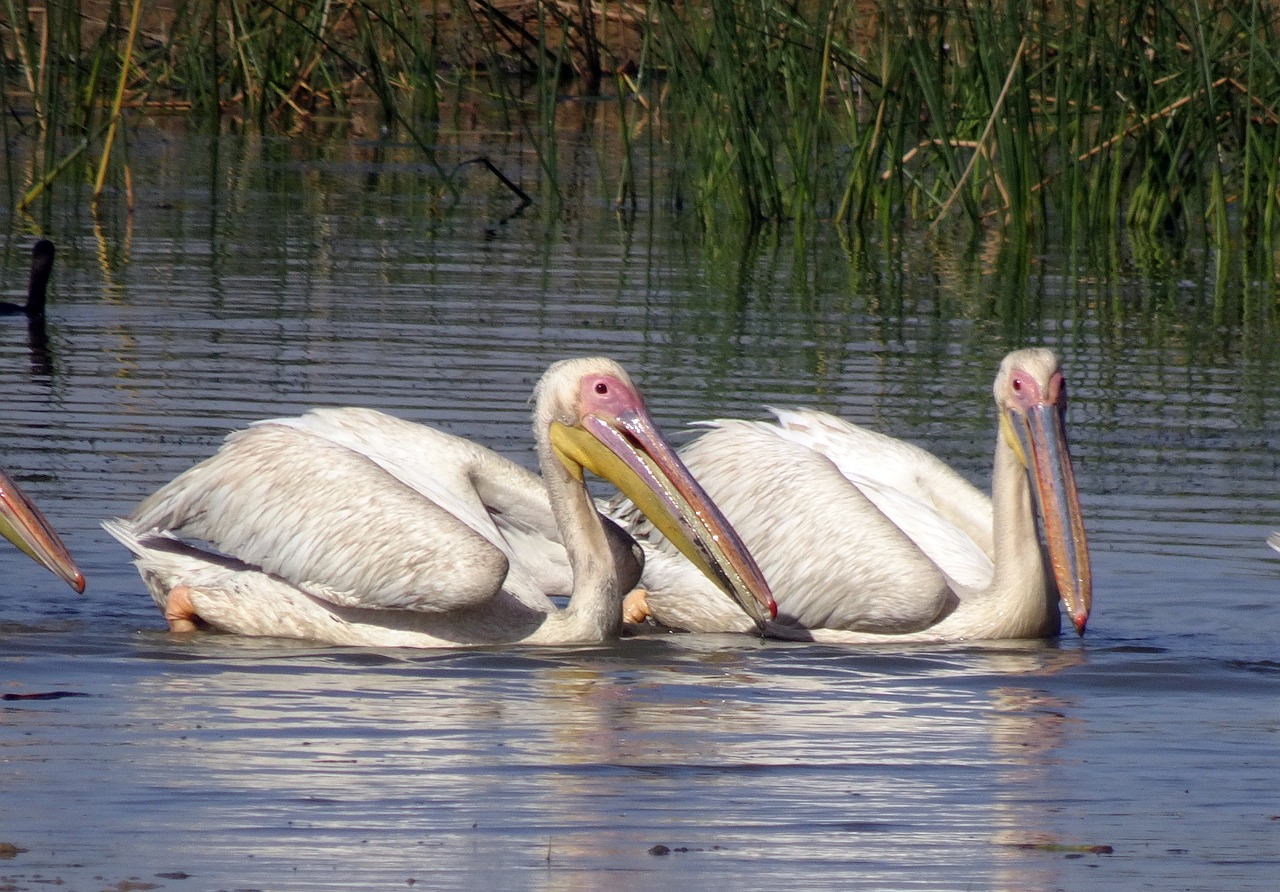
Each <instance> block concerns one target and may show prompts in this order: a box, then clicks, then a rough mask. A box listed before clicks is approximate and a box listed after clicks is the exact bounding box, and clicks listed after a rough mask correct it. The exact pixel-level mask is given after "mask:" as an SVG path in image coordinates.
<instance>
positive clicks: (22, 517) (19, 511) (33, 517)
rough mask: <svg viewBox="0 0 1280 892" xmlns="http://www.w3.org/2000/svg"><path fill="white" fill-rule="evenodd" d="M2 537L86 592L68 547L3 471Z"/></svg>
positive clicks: (0, 479) (0, 487) (0, 473)
mask: <svg viewBox="0 0 1280 892" xmlns="http://www.w3.org/2000/svg"><path fill="white" fill-rule="evenodd" d="M0 535H3V536H4V537H5V538H6V539H8V540H9V541H10V542H12V543H13V544H14V545H16V546H18V548H20V549H22V550H23V551H24V552H26V554H27V555H28V556H29V557H30V558H31V559H32V560H34V561H35V562H36V563H38V564H41V565H42V566H44V567H46V568H47V569H49V570H50V571H52V572H53V573H54V574H55V575H56V576H57V577H58V578H59V579H61V580H62V581H64V582H65V583H66V584H67V585H69V586H71V587H72V588H73V589H75V590H76V591H77V592H82V591H84V574H83V573H81V572H80V570H79V568H77V567H76V563H75V561H73V560H72V559H71V555H70V554H69V553H68V552H67V547H66V546H65V545H63V544H62V540H61V539H59V538H58V534H57V533H56V532H54V530H53V527H52V526H50V525H49V521H47V520H45V518H44V515H43V514H41V513H40V509H39V508H37V507H36V506H35V503H34V502H32V501H31V500H30V499H29V498H27V495H26V493H24V492H23V491H22V490H21V489H19V488H18V485H17V484H16V483H14V482H13V481H12V480H11V479H10V478H9V476H8V475H7V474H5V473H4V472H3V471H0Z"/></svg>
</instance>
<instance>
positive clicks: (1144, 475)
mask: <svg viewBox="0 0 1280 892" xmlns="http://www.w3.org/2000/svg"><path fill="white" fill-rule="evenodd" d="M129 152H130V160H131V168H132V172H133V179H134V183H133V188H134V195H135V201H136V207H135V211H134V213H133V215H132V216H131V217H130V216H129V215H127V214H125V212H124V211H123V210H122V209H121V202H120V201H119V199H118V198H113V199H112V200H110V201H108V202H107V203H106V204H105V205H104V208H103V211H102V214H101V215H100V216H95V215H93V214H92V213H90V211H89V209H88V206H87V204H86V202H85V201H84V200H83V197H82V196H79V195H78V194H77V193H75V192H74V191H73V190H71V189H70V188H69V187H65V186H64V187H60V189H61V190H62V191H60V192H59V193H58V195H59V196H60V197H59V198H57V199H56V200H54V201H53V202H51V203H47V204H45V205H43V206H42V209H41V210H40V211H39V216H40V219H41V221H42V231H43V233H44V234H47V235H49V236H50V237H52V238H53V239H54V240H55V241H56V242H57V243H58V245H59V252H60V253H59V255H58V265H57V268H56V271H55V274H54V284H53V289H52V297H51V308H50V313H49V321H48V329H47V334H48V343H47V345H40V344H33V342H32V341H31V340H30V338H29V336H28V332H27V329H26V327H25V325H24V324H23V323H22V322H21V321H19V320H9V322H8V323H7V324H6V325H4V326H3V327H0V375H3V380H4V382H5V391H6V396H7V398H6V401H5V406H4V411H3V412H2V413H0V442H2V443H3V444H4V465H5V466H6V467H7V468H8V469H9V470H10V471H11V472H12V473H13V475H14V476H15V477H16V478H17V479H18V480H19V481H20V482H21V483H22V484H23V485H24V487H25V488H26V489H27V490H28V491H29V492H30V493H31V494H32V495H33V496H34V497H35V498H36V500H37V501H38V502H39V503H40V504H41V505H42V507H43V508H44V509H45V512H46V513H47V514H48V515H49V517H50V518H51V519H52V520H53V521H54V523H55V524H56V525H57V526H58V527H59V529H60V530H61V531H62V532H63V533H64V538H65V540H66V541H67V543H68V545H69V547H70V548H71V550H72V552H73V553H74V554H75V555H76V557H77V559H78V560H79V562H80V565H81V567H82V569H83V570H84V572H85V574H86V576H87V577H88V580H89V587H88V590H87V592H86V593H85V594H84V595H83V596H81V597H76V596H74V595H72V594H70V593H69V592H68V591H66V590H65V589H61V588H59V586H58V584H57V583H56V582H55V581H54V580H53V578H52V577H51V576H50V575H48V574H46V573H44V572H43V571H41V570H40V569H39V568H37V567H35V565H34V564H32V563H31V562H29V561H27V560H26V559H25V558H23V557H22V556H21V555H19V554H18V553H17V552H16V551H13V550H11V549H10V550H6V551H4V552H3V553H2V554H0V566H3V568H4V572H5V575H6V581H5V585H4V589H3V600H2V601H0V693H3V694H5V695H25V694H40V693H43V694H51V693H54V692H64V693H66V694H70V695H74V696H58V697H56V698H54V699H6V700H5V701H4V702H3V703H0V844H8V846H12V847H16V848H13V849H11V848H8V847H6V846H3V845H0V885H3V887H4V888H6V889H15V890H17V889H24V890H25V889H45V888H48V887H49V885H50V884H51V883H54V882H57V883H60V884H61V885H60V886H59V888H68V889H101V888H112V889H116V888H118V889H144V888H165V889H176V890H205V889H273V890H275V889H308V890H310V889H324V888H333V889H344V890H349V889H381V888H395V889H403V888H407V887H410V886H417V887H422V888H433V889H435V888H458V889H464V888H486V889H492V888H542V889H551V890H568V889H602V888H610V889H670V888H694V887H696V886H699V885H711V884H714V885H715V886H717V887H721V888H731V889H778V888H791V889H809V888H813V889H831V888H847V889H947V890H950V889H956V890H959V889H999V890H1042V889H1043V890H1053V889H1069V890H1082V889H1106V890H1112V889H1119V888H1123V889H1159V890H1170V889H1196V890H1218V889H1271V888H1274V886H1275V883H1276V877H1277V876H1280V793H1278V792H1277V786H1278V784H1277V778H1280V611H1277V602H1278V601H1280V554H1277V553H1276V552H1274V551H1272V550H1271V549H1269V548H1267V547H1266V545H1265V544H1264V539H1265V536H1266V534H1267V532H1268V531H1269V530H1271V529H1272V528H1280V346H1278V345H1277V344H1276V340H1277V338H1276V337H1275V335H1276V326H1275V323H1274V321H1272V322H1266V321H1265V320H1264V321H1262V322H1259V321H1257V319H1256V318H1253V317H1255V316H1256V315H1257V312H1258V311H1257V302H1258V297H1257V295H1256V294H1253V293H1252V292H1251V291H1250V290H1249V289H1243V293H1241V292H1242V289H1227V290H1224V289H1222V288H1220V287H1219V288H1215V285H1214V282H1215V279H1214V276H1213V269H1212V265H1211V264H1210V263H1209V262H1208V261H1205V262H1204V263H1203V264H1202V265H1201V266H1198V267H1196V268H1190V269H1189V268H1186V267H1185V265H1184V266H1178V265H1175V264H1172V263H1168V264H1164V263H1160V262H1157V261H1158V260H1159V255H1158V253H1151V252H1147V253H1143V254H1141V255H1140V256H1139V255H1136V254H1135V255H1132V256H1138V260H1136V261H1132V262H1130V261H1127V260H1122V261H1121V262H1119V263H1117V264H1115V265H1113V266H1112V267H1111V268H1110V269H1109V271H1108V272H1107V274H1106V275H1105V276H1099V275H1096V274H1094V273H1091V272H1088V271H1084V272H1082V271H1081V268H1080V267H1079V266H1077V265H1075V262H1074V261H1070V260H1068V259H1067V258H1066V255H1065V254H1063V253H1061V252H1059V253H1053V254H1049V255H1046V256H1043V257H1041V256H1037V257H1032V258H1029V259H1026V260H1025V265H1024V266H1023V267H1022V268H1023V269H1025V270H1027V271H1029V272H1028V273H1027V274H1026V275H1023V274H1020V273H1019V272H1018V270H1019V266H1018V264H1017V263H1016V262H1014V263H1013V266H1012V270H1011V268H1010V259H1009V258H1007V257H1004V256H1002V255H1000V254H999V252H998V251H996V250H995V249H994V248H993V247H992V246H991V245H989V244H986V243H978V244H974V245H965V244H960V243H948V242H940V243H929V242H926V241H925V240H924V239H922V238H921V239H914V238H912V239H904V241H903V243H902V244H893V243H888V244H886V243H884V242H883V241H873V242H872V244H870V245H869V246H864V248H859V249H857V250H854V249H852V248H850V247H849V246H848V245H845V244H842V243H841V241H840V239H839V238H837V237H836V235H835V233H833V232H830V231H827V230H825V229H821V230H816V231H813V232H808V233H804V234H802V235H800V236H795V235H794V234H792V233H787V234H786V235H784V236H781V237H780V238H779V239H778V240H777V243H774V242H771V241H770V240H769V239H768V238H765V239H760V240H755V241H753V240H751V239H749V238H747V237H745V236H743V235H742V234H735V233H713V234H712V235H710V236H708V237H703V235H702V234H700V233H699V232H698V230H697V229H696V228H693V224H692V222H691V221H688V220H687V219H686V220H684V221H682V220H681V219H680V218H678V217H674V216H672V215H670V214H668V213H666V211H665V210H664V209H663V208H661V207H659V208H657V209H656V211H655V212H654V213H653V214H649V213H646V212H645V210H646V209H644V208H642V210H641V212H640V213H638V214H636V215H634V217H629V216H623V217H619V216H617V215H615V214H614V213H613V212H612V210H611V209H610V207H609V201H608V198H609V196H608V194H607V190H604V189H600V188H597V187H593V186H592V185H591V180H590V177H586V176H584V177H582V178H581V180H575V179H569V180H567V181H566V188H565V202H564V205H563V207H562V208H561V209H560V210H559V211H556V212H552V211H550V210H548V207H549V202H548V201H547V199H546V197H545V196H543V195H539V196H537V197H538V201H537V202H535V205H534V206H533V207H532V208H529V209H526V211H525V212H524V213H523V214H521V215H519V216H516V217H512V218H509V219H508V215H509V214H510V212H511V211H512V210H513V205H514V203H513V201H512V200H511V197H510V196H509V195H507V194H506V193H505V192H504V190H502V189H501V188H497V187H495V188H493V189H492V190H490V189H487V188H481V189H480V190H479V191H478V192H477V191H476V190H472V191H469V192H467V193H465V194H466V195H468V196H472V197H469V198H467V199H466V200H465V201H464V202H463V203H462V204H461V205H457V206H453V205H451V203H452V202H455V199H453V198H452V197H451V196H449V195H448V194H445V193H443V192H442V191H441V190H438V189H434V188H432V185H431V180H430V177H429V176H428V173H429V172H428V171H426V170H425V169H423V167H422V166H421V165H420V164H419V163H417V162H415V161H414V160H413V159H412V153H410V152H407V151H382V150H380V149H378V148H376V147H370V146H355V147H329V148H316V147H313V146H308V145H306V144H303V143H295V144H289V143H283V142H281V143H267V144H262V143H257V142H253V141H244V142H241V141H236V140H230V139H228V140H223V141H221V142H219V143H213V144H210V143H209V142H207V141H201V140H198V139H195V138H191V137H187V136H184V135H182V134H180V133H178V134H175V133H173V132H168V131H156V132H154V133H146V132H144V133H143V134H141V135H139V136H137V137H135V139H134V140H133V142H132V144H131V145H130V147H129ZM505 157H507V158H508V160H507V161H506V162H504V163H509V164H512V165H513V167H512V168H509V169H508V172H509V173H515V174H516V175H521V174H523V173H527V172H528V170H527V168H526V169H521V168H520V167H519V164H520V163H524V164H526V165H531V164H532V162H531V160H529V159H528V158H527V157H526V158H525V159H524V161H523V162H519V161H511V160H510V158H512V157H516V158H518V157H519V156H518V155H508V156H505ZM581 163H582V165H583V166H586V167H589V165H590V164H591V159H590V157H587V158H585V159H583V160H582V162H581ZM467 176H468V177H469V178H471V179H472V181H473V182H476V183H481V185H483V184H482V182H481V178H482V177H483V174H482V173H480V172H473V173H470V174H467ZM477 194H479V196H480V197H478V198H477V197H474V196H476V195H477ZM654 194H656V193H654ZM656 203H658V204H661V203H662V202H661V201H660V200H657V202H656ZM5 219H6V221H7V225H8V229H7V230H6V234H5V235H4V241H3V244H2V245H0V247H2V249H3V254H2V256H0V261H2V262H0V284H2V285H3V286H4V287H5V288H6V290H7V291H9V292H11V293H13V292H18V291H20V290H21V288H22V287H23V286H24V284H25V281H26V266H27V256H28V255H27V251H28V250H29V248H30V245H31V243H32V241H33V240H34V236H33V235H32V234H31V231H32V227H31V221H29V220H26V219H24V218H22V217H19V216H15V215H13V214H12V213H7V214H6V217H5ZM797 246H799V247H797ZM1124 256H1125V257H1129V256H1131V255H1129V254H1125V255H1124ZM1153 258H1154V259H1153ZM1260 290H1262V291H1264V293H1265V289H1260ZM10 299H12V298H10ZM1242 303H1243V304H1245V305H1246V308H1245V309H1244V310H1243V311H1242V310H1240V309H1239V307H1240V306H1241V304H1242ZM1264 305H1265V302H1264ZM1268 312H1269V313H1270V316H1271V317H1272V318H1273V319H1274V316H1275V306H1274V304H1272V305H1271V306H1270V310H1269V311H1268ZM1242 318H1244V319H1246V321H1244V322H1241V321H1240V320H1241V319H1242ZM1030 343H1041V344H1046V345H1048V346H1051V347H1053V348H1055V349H1056V350H1057V351H1058V352H1059V354H1060V356H1061V358H1062V360H1063V365H1064V368H1065V371H1066V375H1067V379H1068V382H1069V387H1070V389H1071V395H1072V405H1071V409H1070V416H1069V421H1070V432H1071V436H1072V440H1073V448H1074V451H1075V457H1076V472H1077V477H1078V481H1079V484H1080V487H1081V490H1082V501H1083V505H1084V509H1085V513H1086V522H1087V525H1088V528H1089V534H1090V539H1091V547H1092V554H1093V568H1094V580H1095V612H1094V614H1093V618H1092V620H1091V622H1090V627H1089V632H1088V635H1087V636H1086V637H1085V638H1084V639H1077V638H1075V637H1074V636H1070V637H1063V638H1062V639H1061V640H1059V641H1052V642H1033V643H1006V644H999V645H993V646H962V647H961V646H957V647H914V648H902V649H891V648H882V649H869V648H862V649H856V648H837V647H824V646H815V645H801V644H784V643H777V642H762V641H758V640H755V639H752V638H749V637H733V636H692V635H670V636H659V637H648V638H643V639H629V640H623V641H620V642H617V643H614V644H609V645H605V646H601V647H592V648H573V649H548V650H518V649H487V650H480V651H473V652H433V651H390V650H387V651H378V650H360V649H341V648H331V647H321V646H316V645H313V644H308V643H305V642H290V641H275V640H262V639H259V640H252V639H241V638H236V637H233V636H226V635H214V634H209V635H199V636H196V637H194V638H182V637H174V636H171V635H169V634H168V633H167V632H166V630H165V626H164V622H163V620H162V618H161V616H160V614H159V612H158V611H157V610H156V609H155V607H154V605H153V604H152V603H151V600H150V597H149V596H148V595H147V594H146V592H145V590H144V589H143V587H142V584H141V581H140V580H139V579H138V577H137V574H136V573H135V571H134V570H133V568H132V565H131V564H130V563H129V562H128V559H127V556H126V554H125V553H124V551H123V550H122V549H121V548H120V547H119V546H118V545H116V543H115V542H114V541H113V540H111V539H110V537H108V536H107V535H106V534H105V533H104V532H103V531H102V530H101V529H100V528H99V527H98V523H99V521H100V520H101V519H103V518H106V517H111V516H113V515H117V514H122V513H127V512H128V511H129V510H130V509H131V508H132V506H133V505H134V504H135V503H136V502H137V501H138V500H139V499H141V498H142V497H143V496H144V495H146V494H148V493H149V492H151V491H153V490H154V489H155V488H156V487H158V486H159V485H161V484H162V483H164V482H165V481H167V480H169V479H171V478H172V477H173V476H175V475H176V474H177V473H179V472H180V471H182V470H183V469H184V468H186V467H188V466H189V465H191V464H193V463H194V462H196V461H198V460H199V459H201V458H203V457H205V456H207V455H208V454H210V453H211V452H212V451H213V450H214V449H215V448H216V447H217V445H218V443H219V442H220V441H221V439H222V438H223V436H225V434H226V433H227V432H229V431H231V430H234V429H237V428H239V427H241V426H243V425H244V424H245V423H247V422H249V421H251V420H254V419H257V418H263V417H270V416H275V415H287V414H294V413H298V412H300V411H303V410H304V409H306V408H308V407H311V406H315V405H349V404H354V405H365V406H375V407H378V408H381V409H384V410H388V411H391V412H394V413H396V414H399V415H401V416H403V417H406V418H409V419H412V420H415V421H422V422H428V423H432V424H436V425H439V426H441V427H443V428H445V429H447V430H450V431H452V432H455V433H459V434H462V435H466V436H469V437H472V438H474V439H475V440H477V441H479V442H481V443H484V444H485V445H488V446H491V447H493V448H495V449H497V450H499V451H500V452H502V453H504V454H506V455H509V456H511V457H513V458H515V459H517V460H519V461H522V462H525V463H526V464H529V465H532V455H531V451H530V446H529V443H530V436H529V430H528V427H529V421H528V411H529V404H528V400H529V393H530V389H531V387H532V385H533V383H534V381H536V379H537V377H538V375H539V374H540V373H541V371H542V370H543V369H544V368H545V367H546V365H547V364H548V363H549V362H550V361H552V360H553V359H556V358H561V357H565V356H571V355H582V354H597V353H603V354H607V355H610V356H612V357H614V358H616V359H618V360H619V361H621V362H622V363H623V364H624V365H626V366H627V367H628V368H629V369H630V370H631V371H632V373H633V374H634V376H635V377H636V379H637V381H638V382H639V383H640V385H641V387H642V389H643V390H644V391H645V393H646V395H647V397H648V400H649V404H650V408H651V410H652V412H653V414H654V416H655V417H656V418H657V419H658V421H659V422H660V423H661V424H663V426H664V427H665V428H666V430H667V432H668V433H669V434H672V435H673V436H676V435H678V434H679V432H680V431H681V429H682V428H683V427H684V426H685V425H686V424H687V423H688V422H691V421H694V420H696V419H699V418H706V417H714V416H721V415H730V416H746V417H760V416H761V415H762V406H763V405H766V404H771V405H811V406H817V407H819V408H823V409H827V410H830V411H835V412H838V413H840V414H841V415H843V416H845V417H847V418H849V419H851V420H853V421H856V422H859V423H865V424H869V425H872V426H874V427H876V428H877V429H880V430H884V431H886V432H889V433H893V434H895V435H898V436H902V437H905V438H907V439H910V440H912V441H914V442H918V443H921V444H923V445H926V446H928V447H929V448H932V449H933V450H934V451H936V452H937V453H938V454H940V455H941V456H942V457H944V458H946V459H947V460H949V461H951V462H953V463H954V465H955V466H956V467H957V468H958V469H959V470H961V471H962V472H963V473H965V474H966V475H968V476H969V477H970V478H971V479H973V480H974V481H975V482H978V483H979V484H980V485H984V486H985V485H986V483H987V481H988V478H989V473H990V460H991V458H990V457H991V448H992V443H993V439H994V409H993V406H992V401H991V395H990V386H991V380H992V378H993V376H994V373H995V369H996V367H997V365H998V363H999V360H1000V357H1001V356H1002V355H1003V354H1004V353H1005V352H1007V351H1008V350H1009V349H1012V348H1014V347H1017V346H1022V345H1025V344H1030ZM7 856H11V857H7Z"/></svg>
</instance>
